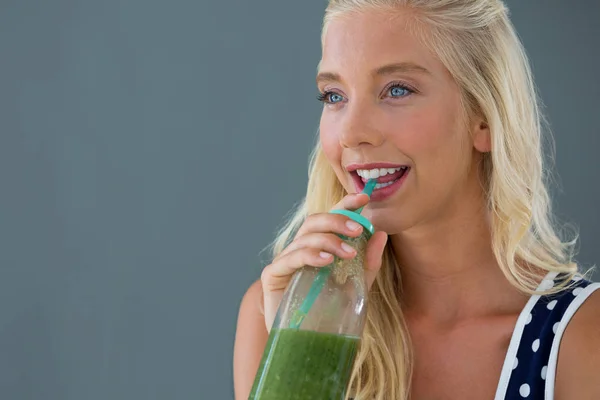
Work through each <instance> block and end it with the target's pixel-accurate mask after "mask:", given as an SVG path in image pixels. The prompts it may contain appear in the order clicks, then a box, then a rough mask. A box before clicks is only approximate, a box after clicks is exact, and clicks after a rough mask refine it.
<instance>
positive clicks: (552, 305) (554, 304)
mask: <svg viewBox="0 0 600 400" xmlns="http://www.w3.org/2000/svg"><path fill="white" fill-rule="evenodd" d="M556 303H558V301H557V300H552V301H551V302H550V303H548V305H547V306H546V307H548V310H554V307H556Z"/></svg>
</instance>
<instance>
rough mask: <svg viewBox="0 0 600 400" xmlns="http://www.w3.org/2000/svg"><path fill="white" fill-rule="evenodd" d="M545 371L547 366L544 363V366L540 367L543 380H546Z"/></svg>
mask: <svg viewBox="0 0 600 400" xmlns="http://www.w3.org/2000/svg"><path fill="white" fill-rule="evenodd" d="M546 372H548V366H547V365H544V366H543V367H542V379H543V380H546Z"/></svg>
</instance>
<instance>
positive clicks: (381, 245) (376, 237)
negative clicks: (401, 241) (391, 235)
mask: <svg viewBox="0 0 600 400" xmlns="http://www.w3.org/2000/svg"><path fill="white" fill-rule="evenodd" d="M387 240H388V235H387V233H385V232H383V231H378V232H375V233H374V234H373V236H371V239H369V243H367V249H366V251H365V279H366V281H367V289H370V288H371V286H372V285H373V282H374V281H375V277H376V276H377V273H378V272H379V270H380V269H381V262H382V259H383V251H384V250H385V244H386V243H387Z"/></svg>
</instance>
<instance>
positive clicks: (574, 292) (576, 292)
mask: <svg viewBox="0 0 600 400" xmlns="http://www.w3.org/2000/svg"><path fill="white" fill-rule="evenodd" d="M582 290H583V288H582V287H578V288H575V289H573V296H577V295H578V294H579V293H581V291H582Z"/></svg>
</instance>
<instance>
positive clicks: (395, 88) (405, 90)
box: [388, 83, 415, 98]
mask: <svg viewBox="0 0 600 400" xmlns="http://www.w3.org/2000/svg"><path fill="white" fill-rule="evenodd" d="M388 90H389V91H390V94H391V95H392V97H400V98H402V97H407V96H409V95H411V94H413V93H414V92H415V91H414V90H413V89H411V88H409V87H408V86H406V85H403V84H401V83H394V84H393V85H392V86H390V87H389V88H388Z"/></svg>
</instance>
